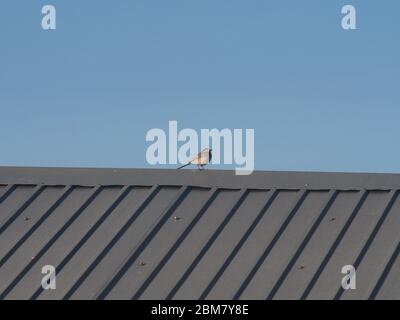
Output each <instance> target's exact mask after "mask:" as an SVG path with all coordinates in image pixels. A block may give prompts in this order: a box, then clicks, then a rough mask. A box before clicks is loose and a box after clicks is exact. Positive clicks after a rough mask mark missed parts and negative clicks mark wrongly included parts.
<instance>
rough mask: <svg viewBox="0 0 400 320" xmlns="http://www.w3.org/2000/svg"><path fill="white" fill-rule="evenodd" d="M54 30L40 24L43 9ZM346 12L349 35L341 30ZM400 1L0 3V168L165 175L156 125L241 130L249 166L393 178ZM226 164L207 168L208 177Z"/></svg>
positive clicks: (399, 154) (397, 163) (399, 133)
mask: <svg viewBox="0 0 400 320" xmlns="http://www.w3.org/2000/svg"><path fill="white" fill-rule="evenodd" d="M47 4H51V5H54V6H55V8H56V14H57V15H56V18H57V29H56V30H49V31H45V30H43V29H42V27H41V20H42V17H43V14H42V13H41V9H42V6H44V5H47ZM347 4H351V5H354V6H355V8H356V10H357V30H343V29H342V27H341V19H342V16H343V15H342V14H341V9H342V7H343V6H344V5H347ZM399 12H400V2H399V1H398V0H383V1H377V0H369V1H365V0H345V1H339V0H329V1H321V0H302V1H299V0H291V1H289V0H280V1H267V0H246V1H244V0H202V1H194V0H193V1H187V0H168V1H166V0H157V1H156V0H146V1H144V0H140V1H139V0H117V1H111V0H109V1H104V0H103V1H102V0H96V1H94V0H85V1H78V0H68V1H65V0H47V1H38V0H30V1H26V0H2V1H1V2H0V165H1V166H62V167H116V168H119V167H125V168H158V167H160V168H174V167H176V166H173V165H156V166H151V165H150V164H148V162H147V161H146V150H147V147H148V146H149V142H146V140H145V136H146V133H147V132H148V130H150V129H152V128H162V129H164V130H167V129H168V121H170V120H176V121H178V128H179V129H183V128H193V129H195V130H200V129H202V128H210V129H211V128H218V129H223V128H231V129H234V128H242V129H246V128H251V129H254V131H255V168H256V170H283V171H336V172H396V173H398V172H400V148H399V147H398V144H399V138H400V126H399V119H400V86H399V84H400V79H399V77H400V41H399V38H400V22H399V19H398V15H399ZM219 167H221V168H231V167H232V166H229V165H228V166H218V165H213V166H211V168H219Z"/></svg>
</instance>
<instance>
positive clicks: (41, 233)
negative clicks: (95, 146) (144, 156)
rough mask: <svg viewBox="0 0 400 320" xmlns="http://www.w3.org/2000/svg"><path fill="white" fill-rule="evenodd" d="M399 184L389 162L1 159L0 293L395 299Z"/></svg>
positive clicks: (399, 291)
mask: <svg viewBox="0 0 400 320" xmlns="http://www.w3.org/2000/svg"><path fill="white" fill-rule="evenodd" d="M399 188H400V176H399V175H377V174H334V173H330V174H329V173H290V172H282V173H279V172H274V173H269V172H255V173H253V175H251V176H248V177H243V176H242V177H236V176H234V173H233V172H229V171H212V170H206V171H203V172H200V171H197V170H179V171H177V170H122V169H57V168H55V169H46V168H37V169H34V168H0V298H2V299H368V298H378V299H382V298H385V299H398V298H400V288H399V286H397V283H398V282H399V280H400V276H399V274H400V260H399V258H398V256H399V253H400V233H399V232H398V231H399V229H400V215H399V210H400V197H399ZM44 265H53V266H54V267H55V268H56V272H57V273H56V274H57V289H56V290H44V289H43V288H42V287H41V280H42V278H43V276H44V275H43V274H42V273H41V271H42V267H43V266H44ZM344 265H353V266H354V267H356V269H357V275H356V279H357V289H356V290H343V289H342V288H341V280H342V278H343V277H344V275H343V274H342V273H341V269H342V267H343V266H344Z"/></svg>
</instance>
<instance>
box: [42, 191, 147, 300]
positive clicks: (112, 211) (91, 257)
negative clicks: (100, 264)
mask: <svg viewBox="0 0 400 320" xmlns="http://www.w3.org/2000/svg"><path fill="white" fill-rule="evenodd" d="M149 190H150V188H149V187H135V188H125V190H121V191H120V198H119V199H118V202H115V203H114V206H112V207H109V208H108V211H107V212H105V215H104V216H103V218H104V219H102V220H100V219H99V220H98V221H97V222H96V225H94V226H93V227H92V229H90V230H88V231H87V233H86V234H85V239H87V240H86V241H85V242H84V243H82V244H81V245H80V246H79V250H78V247H77V248H76V249H75V248H74V250H71V251H70V253H69V254H68V256H66V257H65V258H64V259H63V261H62V263H60V264H59V265H58V266H57V270H58V271H59V276H58V277H57V282H58V283H59V289H57V290H40V293H39V292H38V293H37V295H38V299H61V298H63V297H64V296H65V295H66V294H67V292H68V291H69V290H70V289H71V288H72V286H73V285H74V284H76V283H78V281H79V279H80V278H81V277H82V279H84V278H85V275H84V274H85V272H86V271H87V270H89V269H90V268H91V266H92V264H95V261H96V259H98V257H100V256H101V255H102V252H103V250H104V248H106V247H108V246H110V247H111V248H112V239H113V238H114V237H115V236H116V234H117V233H118V231H119V230H121V229H122V228H123V227H124V226H125V225H126V224H127V222H128V221H129V219H130V217H131V216H132V214H133V212H134V211H135V210H136V209H137V208H138V206H139V205H140V203H142V202H143V200H144V199H145V198H146V197H147V194H148V192H149ZM60 271H61V272H60Z"/></svg>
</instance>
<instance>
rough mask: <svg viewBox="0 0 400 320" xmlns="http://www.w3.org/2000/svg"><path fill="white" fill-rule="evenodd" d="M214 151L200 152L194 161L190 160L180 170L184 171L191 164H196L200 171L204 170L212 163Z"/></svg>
mask: <svg viewBox="0 0 400 320" xmlns="http://www.w3.org/2000/svg"><path fill="white" fill-rule="evenodd" d="M211 151H212V149H209V148H205V149H203V151H201V152H199V153H198V154H197V156H195V157H194V158H193V159H192V160H190V161H189V162H188V163H187V164H185V165H183V166H181V167H179V168H178V169H182V168H184V167H186V166H188V165H190V164H195V165H197V167H198V168H199V170H203V169H204V166H205V165H206V164H208V163H209V162H210V161H211V158H212V154H211Z"/></svg>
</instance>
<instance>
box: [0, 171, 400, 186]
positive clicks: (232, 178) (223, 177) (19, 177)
mask: <svg viewBox="0 0 400 320" xmlns="http://www.w3.org/2000/svg"><path fill="white" fill-rule="evenodd" d="M0 184H4V185H8V184H21V185H33V184H34V185H36V184H44V185H79V186H97V185H107V186H110V185H141V186H152V185H164V186H166V185H168V186H182V185H187V186H194V187H207V188H208V187H210V188H211V187H220V188H227V189H241V188H248V189H273V188H276V189H311V190H312V189H316V190H328V189H337V190H361V189H366V190H389V189H400V174H390V173H337V172H295V171H254V172H253V173H252V174H251V175H248V176H237V175H235V171H234V170H203V171H199V170H197V169H195V170H189V169H185V170H177V169H123V168H120V169H117V168H115V169H113V168H65V167H64V168H61V167H0Z"/></svg>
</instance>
